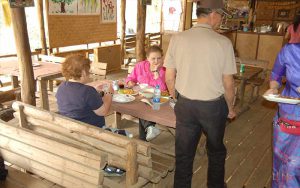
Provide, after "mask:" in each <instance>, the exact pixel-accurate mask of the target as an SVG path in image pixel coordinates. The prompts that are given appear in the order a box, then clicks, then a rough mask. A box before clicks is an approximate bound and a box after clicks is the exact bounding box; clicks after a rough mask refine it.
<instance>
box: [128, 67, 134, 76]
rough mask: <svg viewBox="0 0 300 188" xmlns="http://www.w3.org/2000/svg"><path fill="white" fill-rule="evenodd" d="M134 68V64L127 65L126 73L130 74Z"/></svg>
mask: <svg viewBox="0 0 300 188" xmlns="http://www.w3.org/2000/svg"><path fill="white" fill-rule="evenodd" d="M133 69H134V65H129V66H128V74H131V72H132V71H133Z"/></svg>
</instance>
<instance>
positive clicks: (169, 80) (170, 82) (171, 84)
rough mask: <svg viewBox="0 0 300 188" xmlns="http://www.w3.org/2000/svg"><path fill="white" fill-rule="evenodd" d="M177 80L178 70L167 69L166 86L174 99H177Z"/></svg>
mask: <svg viewBox="0 0 300 188" xmlns="http://www.w3.org/2000/svg"><path fill="white" fill-rule="evenodd" d="M175 79H176V69H174V68H167V69H166V84H167V87H168V90H169V93H170V95H171V97H173V99H175Z"/></svg>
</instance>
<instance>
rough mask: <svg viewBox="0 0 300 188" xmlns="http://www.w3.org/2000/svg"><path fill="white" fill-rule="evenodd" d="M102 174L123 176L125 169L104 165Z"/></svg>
mask: <svg viewBox="0 0 300 188" xmlns="http://www.w3.org/2000/svg"><path fill="white" fill-rule="evenodd" d="M103 172H104V176H123V175H124V174H125V171H124V170H122V169H119V168H116V167H113V166H108V165H106V166H105V168H104V169H103Z"/></svg>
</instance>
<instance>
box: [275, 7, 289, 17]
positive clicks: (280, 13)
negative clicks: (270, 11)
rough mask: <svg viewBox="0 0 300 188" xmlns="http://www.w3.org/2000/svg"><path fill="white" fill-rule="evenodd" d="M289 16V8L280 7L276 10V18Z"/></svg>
mask: <svg viewBox="0 0 300 188" xmlns="http://www.w3.org/2000/svg"><path fill="white" fill-rule="evenodd" d="M289 16H290V10H287V9H280V10H278V13H277V17H278V18H288V17H289Z"/></svg>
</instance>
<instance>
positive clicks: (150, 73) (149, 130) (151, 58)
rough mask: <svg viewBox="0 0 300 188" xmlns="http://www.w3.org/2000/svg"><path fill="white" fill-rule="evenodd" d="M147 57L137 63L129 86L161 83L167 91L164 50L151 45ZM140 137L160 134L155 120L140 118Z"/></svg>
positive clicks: (160, 85)
mask: <svg viewBox="0 0 300 188" xmlns="http://www.w3.org/2000/svg"><path fill="white" fill-rule="evenodd" d="M146 56H147V59H146V60H145V61H141V62H139V63H137V64H136V65H135V67H134V69H133V71H132V72H131V74H130V75H128V77H127V79H126V83H127V86H128V87H133V86H135V85H136V84H137V83H139V84H148V85H149V86H152V87H155V86H156V85H159V88H160V89H161V91H166V90H167V86H166V82H165V72H166V69H165V67H163V66H162V65H163V57H162V56H163V51H162V49H161V48H160V47H158V46H151V47H149V48H148V49H147V51H146ZM139 124H140V128H139V129H140V139H142V140H147V141H150V140H152V139H153V138H155V137H156V136H158V135H159V134H160V131H159V129H158V128H156V127H155V124H156V123H155V122H150V121H146V120H143V119H139Z"/></svg>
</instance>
